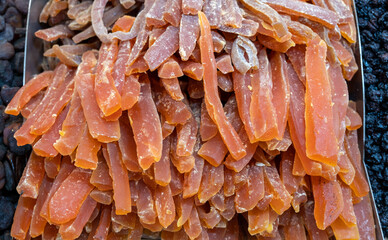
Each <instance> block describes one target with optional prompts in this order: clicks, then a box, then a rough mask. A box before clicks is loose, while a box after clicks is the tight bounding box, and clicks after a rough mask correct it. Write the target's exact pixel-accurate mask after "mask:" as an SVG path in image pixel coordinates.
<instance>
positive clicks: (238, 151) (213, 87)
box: [198, 12, 246, 159]
mask: <svg viewBox="0 0 388 240" xmlns="http://www.w3.org/2000/svg"><path fill="white" fill-rule="evenodd" d="M198 16H199V23H200V26H201V40H200V49H201V61H202V65H203V69H204V76H203V82H204V89H205V103H206V108H207V110H208V112H209V115H210V117H211V118H212V120H213V121H214V122H215V124H216V125H217V127H218V130H219V132H220V135H221V137H222V139H223V140H224V142H225V145H226V146H227V147H228V149H229V151H230V153H231V154H232V156H233V157H234V158H235V159H240V158H242V157H243V156H245V154H246V152H245V149H244V146H243V144H242V141H241V139H240V138H239V137H238V135H237V132H236V130H234V129H233V128H232V127H231V124H230V122H229V121H228V120H227V119H226V115H225V112H224V111H223V108H222V104H221V100H220V99H219V96H218V95H217V85H218V84H217V66H216V61H215V57H214V53H213V42H212V39H211V32H210V26H209V22H208V21H207V19H206V16H205V14H203V13H202V12H199V13H198Z"/></svg>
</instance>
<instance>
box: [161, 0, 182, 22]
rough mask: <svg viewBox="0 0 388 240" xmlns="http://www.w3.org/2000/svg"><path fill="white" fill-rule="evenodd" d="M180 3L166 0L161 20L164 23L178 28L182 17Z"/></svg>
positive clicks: (178, 0) (179, 0) (179, 1)
mask: <svg viewBox="0 0 388 240" xmlns="http://www.w3.org/2000/svg"><path fill="white" fill-rule="evenodd" d="M181 3H182V1H181V0H167V2H166V6H165V12H164V13H163V18H164V20H165V21H166V22H168V23H170V24H171V25H173V26H174V27H179V23H180V21H181V17H182V4H181Z"/></svg>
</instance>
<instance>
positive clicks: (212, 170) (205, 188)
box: [198, 162, 224, 203]
mask: <svg viewBox="0 0 388 240" xmlns="http://www.w3.org/2000/svg"><path fill="white" fill-rule="evenodd" d="M223 184H224V166H223V165H220V166H218V167H214V166H212V165H210V164H209V163H206V162H205V165H204V167H203V172H202V180H201V185H200V187H199V190H198V199H199V202H200V203H205V202H206V201H208V200H209V199H210V198H211V197H212V196H214V195H215V194H216V193H217V192H218V191H220V189H221V188H222V186H223Z"/></svg>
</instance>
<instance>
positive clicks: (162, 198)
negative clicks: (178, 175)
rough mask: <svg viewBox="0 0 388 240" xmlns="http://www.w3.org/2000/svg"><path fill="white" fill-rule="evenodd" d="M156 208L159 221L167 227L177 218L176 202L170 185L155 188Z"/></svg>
mask: <svg viewBox="0 0 388 240" xmlns="http://www.w3.org/2000/svg"><path fill="white" fill-rule="evenodd" d="M155 208H156V212H157V214H158V219H159V223H160V224H161V225H162V226H163V227H164V228H167V227H168V226H170V224H171V223H172V222H173V221H174V220H175V203H174V199H173V197H172V194H171V189H170V186H169V185H167V186H165V187H163V186H160V185H159V186H157V187H156V190H155Z"/></svg>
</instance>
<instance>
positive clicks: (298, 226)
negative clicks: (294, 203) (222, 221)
mask: <svg viewBox="0 0 388 240" xmlns="http://www.w3.org/2000/svg"><path fill="white" fill-rule="evenodd" d="M284 234H285V238H286V239H293V238H294V237H295V236H298V239H300V240H306V239H307V238H306V230H305V229H304V226H303V219H302V217H301V216H300V214H296V213H295V212H291V215H290V216H289V220H288V223H287V224H286V226H285V227H284Z"/></svg>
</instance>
